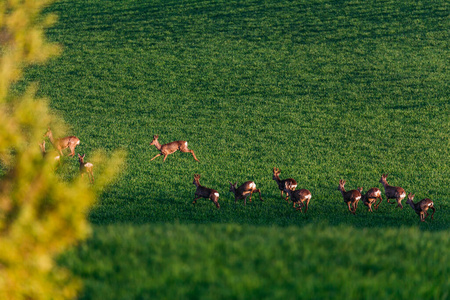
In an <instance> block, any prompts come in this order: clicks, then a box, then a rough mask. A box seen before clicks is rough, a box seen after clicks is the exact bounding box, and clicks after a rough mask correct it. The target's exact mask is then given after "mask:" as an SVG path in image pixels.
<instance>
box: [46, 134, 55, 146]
mask: <svg viewBox="0 0 450 300" xmlns="http://www.w3.org/2000/svg"><path fill="white" fill-rule="evenodd" d="M47 136H48V139H49V140H50V143H52V145H53V146H55V139H54V138H53V133H52V132H51V131H50V132H49V133H48V135H47Z"/></svg>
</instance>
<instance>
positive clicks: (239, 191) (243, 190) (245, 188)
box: [230, 181, 264, 205]
mask: <svg viewBox="0 0 450 300" xmlns="http://www.w3.org/2000/svg"><path fill="white" fill-rule="evenodd" d="M236 186H237V181H236V182H235V183H234V184H232V183H231V182H230V192H233V193H234V203H236V202H237V201H238V200H241V199H244V205H247V197H248V196H250V199H249V201H250V202H252V194H253V193H259V200H261V201H264V200H263V199H262V197H261V190H260V189H257V188H256V184H255V183H254V182H253V181H246V182H244V183H243V184H242V185H241V186H239V187H238V188H236Z"/></svg>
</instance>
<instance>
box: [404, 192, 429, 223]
mask: <svg viewBox="0 0 450 300" xmlns="http://www.w3.org/2000/svg"><path fill="white" fill-rule="evenodd" d="M414 196H415V195H413V194H411V193H409V194H408V199H407V200H406V203H407V204H409V205H410V206H411V207H412V209H414V211H415V212H416V214H418V215H419V216H420V221H422V222H425V218H426V217H427V216H428V209H429V208H431V209H432V210H433V213H432V214H431V220H433V215H434V213H435V212H436V209H435V208H434V203H433V201H431V200H430V199H428V198H425V199H422V200H420V201H419V202H417V203H414V202H413V199H414Z"/></svg>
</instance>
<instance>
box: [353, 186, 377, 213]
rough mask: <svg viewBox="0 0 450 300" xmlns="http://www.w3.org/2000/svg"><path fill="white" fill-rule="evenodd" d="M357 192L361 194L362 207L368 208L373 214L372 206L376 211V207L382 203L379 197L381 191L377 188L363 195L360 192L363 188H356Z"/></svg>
mask: <svg viewBox="0 0 450 300" xmlns="http://www.w3.org/2000/svg"><path fill="white" fill-rule="evenodd" d="M358 191H359V192H360V193H361V200H362V201H363V203H364V205H365V206H367V207H369V211H371V212H373V210H372V205H373V207H374V208H375V209H378V206H379V205H380V203H381V201H383V198H382V197H381V191H380V189H379V188H375V187H374V188H371V189H369V190H368V191H367V193H365V194H364V195H363V193H362V191H363V188H362V187H360V188H358ZM377 199H379V200H380V201H379V202H378V204H376V202H377Z"/></svg>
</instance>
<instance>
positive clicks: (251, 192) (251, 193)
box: [248, 191, 253, 202]
mask: <svg viewBox="0 0 450 300" xmlns="http://www.w3.org/2000/svg"><path fill="white" fill-rule="evenodd" d="M249 195H250V198H249V199H248V201H250V202H252V195H253V191H250V194H249Z"/></svg>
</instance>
